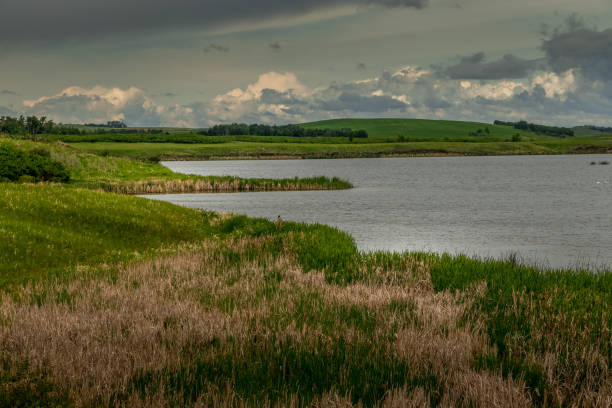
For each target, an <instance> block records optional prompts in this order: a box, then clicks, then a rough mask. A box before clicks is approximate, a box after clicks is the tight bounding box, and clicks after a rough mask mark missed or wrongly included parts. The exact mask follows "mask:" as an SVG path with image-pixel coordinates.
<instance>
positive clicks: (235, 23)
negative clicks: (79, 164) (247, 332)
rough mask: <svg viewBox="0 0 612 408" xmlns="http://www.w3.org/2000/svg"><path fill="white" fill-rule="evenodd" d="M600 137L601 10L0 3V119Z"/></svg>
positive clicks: (405, 0)
mask: <svg viewBox="0 0 612 408" xmlns="http://www.w3.org/2000/svg"><path fill="white" fill-rule="evenodd" d="M20 113H25V114H38V115H47V116H48V117H50V118H53V119H55V120H57V121H61V122H64V123H83V122H104V121H107V120H115V119H119V120H124V121H125V122H126V123H128V124H129V125H134V126H187V127H202V126H209V125H211V124H215V123H225V122H266V123H291V122H302V121H310V120H319V119H327V118H337V117H410V118H431V119H436V118H440V119H456V120H478V121H487V122H492V121H493V120H495V119H501V120H519V119H526V120H530V121H534V122H540V123H546V124H557V125H575V124H596V125H607V126H612V0H581V1H576V0H308V1H305V0H300V1H291V0H0V115H16V114H20Z"/></svg>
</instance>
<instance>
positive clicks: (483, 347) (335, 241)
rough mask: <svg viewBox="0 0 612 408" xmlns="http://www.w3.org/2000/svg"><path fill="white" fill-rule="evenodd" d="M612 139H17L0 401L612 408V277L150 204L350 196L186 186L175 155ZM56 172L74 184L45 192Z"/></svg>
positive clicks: (9, 199)
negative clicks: (369, 243)
mask: <svg viewBox="0 0 612 408" xmlns="http://www.w3.org/2000/svg"><path fill="white" fill-rule="evenodd" d="M587 140H588V142H587ZM7 146H8V147H7ZM424 146H425V147H424ZM444 146H445V147H444ZM449 146H451V147H452V149H450V148H449ZM3 147H4V148H3ZM385 147H387V148H390V150H384V148H385ZM417 147H418V148H419V150H416V149H417ZM423 147H424V148H423ZM353 148H355V149H357V150H350V149H353ZM367 148H372V150H366V151H364V150H359V149H367ZM610 148H611V139H610V138H608V137H605V136H602V137H590V138H567V139H554V140H553V139H546V138H542V139H541V140H537V141H536V140H534V141H529V142H523V141H521V142H486V143H476V142H448V141H440V142H432V141H423V142H388V143H384V142H381V143H363V144H357V143H350V142H345V143H338V144H337V145H336V144H330V143H321V144H316V143H310V142H308V143H272V142H267V141H266V142H251V141H237V140H232V141H228V142H223V143H215V144H202V145H200V144H186V143H175V144H169V143H147V144H141V143H116V142H98V143H71V144H66V143H65V142H58V141H47V142H32V141H25V140H14V139H8V138H0V153H1V154H0V160H4V162H1V163H0V171H1V172H4V173H5V174H7V175H10V176H11V180H16V181H14V182H7V181H6V180H8V178H7V179H6V180H4V181H0V407H4V406H6V407H30V406H35V407H168V406H171V407H172V406H174V407H183V406H193V407H237V406H240V407H251V406H252V407H260V406H268V407H411V406H412V407H428V406H431V407H438V406H443V407H449V406H453V407H455V406H456V407H489V406H491V404H492V403H494V404H496V405H497V406H520V407H523V406H538V407H539V406H544V407H565V406H567V407H573V406H592V407H607V406H609V405H610V403H611V402H612V401H611V399H610V396H611V395H612V336H611V334H610V328H611V327H612V314H611V313H610V310H612V308H611V307H610V305H611V304H612V271H609V270H602V271H598V272H592V271H587V270H570V269H566V270H561V269H559V270H545V269H540V268H536V267H531V266H526V265H522V264H520V263H519V262H518V261H517V260H516V259H515V258H513V257H509V258H508V259H506V260H493V259H474V258H469V257H466V256H462V255H457V256H450V255H446V254H432V253H415V252H404V253H391V252H384V251H379V252H361V251H359V250H358V249H357V246H356V244H355V242H354V240H353V238H352V237H351V236H349V235H347V234H346V233H344V232H341V231H339V230H337V229H335V228H332V227H328V226H325V225H318V224H315V225H307V224H302V223H294V222H287V221H282V220H279V221H277V222H271V221H268V220H264V219H254V218H249V217H246V216H241V215H234V214H223V213H213V212H207V211H200V210H193V209H188V208H183V207H179V206H175V205H172V204H169V203H164V202H158V201H153V200H148V199H144V198H139V197H134V196H132V195H131V194H136V193H143V192H177V191H179V192H181V191H182V192H192V191H199V192H215V191H261V190H291V189H314V188H317V189H333V188H349V187H350V184H348V183H347V182H344V181H342V180H338V179H328V178H313V179H285V180H262V179H251V180H249V179H237V178H232V177H226V178H223V177H197V176H186V175H180V174H176V173H173V172H171V171H170V170H168V169H167V168H165V167H163V166H161V165H159V164H158V163H157V160H159V159H160V158H165V157H173V156H172V155H176V157H177V158H196V157H201V158H219V157H249V158H256V157H268V156H275V155H276V156H275V157H281V156H283V157H285V156H288V157H302V156H300V155H304V157H318V156H321V157H361V156H357V155H366V156H367V155H372V156H376V155H380V156H391V155H417V154H418V155H427V154H440V155H443V154H476V153H478V154H499V152H500V151H503V152H506V153H503V154H558V153H567V152H571V153H582V152H587V151H597V152H603V151H609V149H610ZM113 149H115V150H113ZM173 149H175V150H173ZM190 149H191V150H190ZM193 149H197V150H193ZM214 149H219V150H214ZM224 149H225V150H224ZM261 149H268V150H261ZM291 149H293V150H291ZM299 149H310V150H308V151H306V152H305V151H304V150H299ZM343 149H344V150H343ZM411 149H412V150H411ZM444 149H447V150H444ZM448 149H450V150H448ZM453 149H455V150H453ZM462 149H465V150H462ZM15 151H17V153H16V152H15ZM194 151H196V153H194ZM280 151H282V153H281V152H280ZM228 152H229V153H230V154H229V155H228ZM262 152H263V153H262ZM330 152H332V153H333V155H330ZM451 152H452V153H451ZM512 152H514V153H512ZM231 154H235V156H232V155H231ZM352 154H354V155H355V156H351V155H352ZM11 155H12V156H11ZM325 155H327V156H325ZM343 155H344V156H343ZM117 156H122V157H117ZM15 163H17V164H19V165H16V164H15ZM49 169H51V170H49ZM19 171H21V172H24V176H23V177H15V174H16V172H19ZM26 172H27V173H26ZM49 172H50V173H49ZM47 174H51V175H55V176H57V177H58V178H57V179H54V180H56V181H54V182H34V181H36V180H37V179H36V177H39V175H40V177H43V178H42V179H44V177H46V175H47Z"/></svg>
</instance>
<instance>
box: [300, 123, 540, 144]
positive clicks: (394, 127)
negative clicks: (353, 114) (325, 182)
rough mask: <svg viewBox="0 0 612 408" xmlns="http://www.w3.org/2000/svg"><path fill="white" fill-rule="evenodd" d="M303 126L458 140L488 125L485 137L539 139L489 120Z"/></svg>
mask: <svg viewBox="0 0 612 408" xmlns="http://www.w3.org/2000/svg"><path fill="white" fill-rule="evenodd" d="M301 126H303V127H305V128H310V129H342V128H350V129H363V130H366V131H367V132H368V135H369V137H370V138H388V137H395V136H397V135H403V136H404V137H408V138H424V139H444V138H449V139H457V138H467V137H468V136H469V134H470V133H472V132H476V131H478V129H482V130H483V131H484V129H485V128H489V131H490V135H483V138H485V137H486V138H488V139H498V140H500V139H501V140H504V139H507V138H509V137H512V135H514V134H516V133H520V134H522V135H523V136H525V137H530V138H537V136H536V135H534V134H533V133H531V132H522V131H517V130H516V129H514V128H511V127H509V126H497V125H492V124H489V123H479V122H458V121H449V120H427V119H331V120H323V121H319V122H310V123H304V124H302V125H301Z"/></svg>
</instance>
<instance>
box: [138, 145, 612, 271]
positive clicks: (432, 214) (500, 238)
mask: <svg viewBox="0 0 612 408" xmlns="http://www.w3.org/2000/svg"><path fill="white" fill-rule="evenodd" d="M606 160H607V161H610V156H606V155H572V156H496V157H423V158H392V159H346V160H342V159H340V160H262V161H205V162H165V163H163V164H164V165H166V166H168V167H169V168H171V169H172V170H174V171H177V172H181V173H188V174H200V175H232V176H239V177H266V178H283V177H296V176H297V177H309V176H315V175H325V176H330V177H331V176H338V177H341V178H344V179H348V180H350V181H351V182H352V183H353V184H354V185H355V188H354V189H352V190H344V191H308V192H264V193H236V194H184V195H164V196H148V197H151V198H155V199H159V200H164V201H169V202H172V203H176V204H179V205H183V206H186V207H192V208H202V209H209V210H216V211H229V212H233V213H238V214H246V215H249V216H254V217H264V218H268V219H271V220H275V219H276V217H277V216H278V215H280V216H282V218H283V219H285V220H295V221H305V222H310V223H314V222H319V223H323V224H328V225H333V226H336V227H338V228H339V229H341V230H343V231H346V232H348V233H350V234H351V235H352V236H353V237H354V238H355V241H356V242H357V245H358V246H359V248H360V249H363V250H375V249H384V250H393V251H404V250H411V251H434V252H449V253H452V254H456V253H465V254H468V255H476V256H480V257H489V256H491V257H506V256H508V255H509V254H510V253H514V252H516V253H518V254H519V255H520V257H522V259H523V260H524V262H526V263H530V264H539V265H545V266H551V267H575V266H587V267H590V268H591V269H597V268H599V267H601V266H602V265H612V166H610V165H608V166H606V165H599V164H598V165H591V164H590V163H591V162H597V163H599V162H601V161H606Z"/></svg>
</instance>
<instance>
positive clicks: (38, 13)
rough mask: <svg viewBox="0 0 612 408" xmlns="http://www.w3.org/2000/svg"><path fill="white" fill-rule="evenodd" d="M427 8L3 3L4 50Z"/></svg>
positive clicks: (224, 1)
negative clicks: (352, 10) (324, 12)
mask: <svg viewBox="0 0 612 408" xmlns="http://www.w3.org/2000/svg"><path fill="white" fill-rule="evenodd" d="M427 3H428V0H309V1H286V0H258V1H253V0H127V1H126V0H3V1H2V2H0V15H2V16H3V18H2V24H0V46H3V47H12V46H18V44H19V43H23V42H39V43H48V42H53V41H63V40H79V39H87V38H92V37H99V36H104V35H108V34H117V33H122V32H152V31H158V30H162V29H177V28H178V29H184V28H201V29H207V28H215V27H224V26H227V25H228V24H232V23H241V22H250V21H256V22H259V21H261V20H264V19H269V18H274V17H290V16H297V15H302V14H304V13H308V12H312V11H316V10H320V9H325V8H330V7H334V6H355V7H360V6H361V7H363V6H380V7H410V8H416V9H419V8H423V7H425V6H426V5H427ZM9 17H10V18H9Z"/></svg>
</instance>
